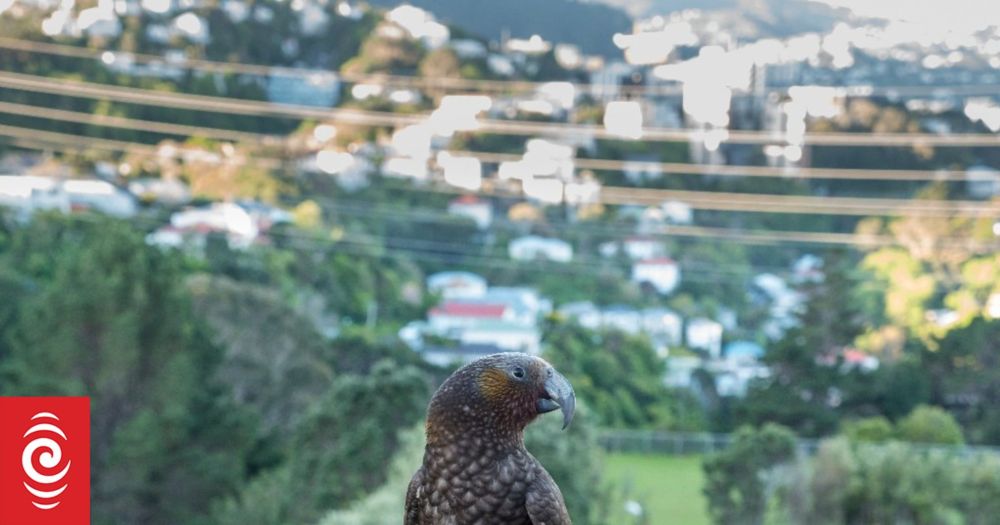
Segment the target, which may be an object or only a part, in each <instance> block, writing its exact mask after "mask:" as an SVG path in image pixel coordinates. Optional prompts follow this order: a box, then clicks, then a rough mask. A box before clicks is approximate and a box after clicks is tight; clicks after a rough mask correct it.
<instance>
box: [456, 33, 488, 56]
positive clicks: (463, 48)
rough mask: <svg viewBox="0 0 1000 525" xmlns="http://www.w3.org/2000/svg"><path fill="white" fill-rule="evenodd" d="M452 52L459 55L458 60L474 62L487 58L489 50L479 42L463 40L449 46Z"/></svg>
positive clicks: (457, 40)
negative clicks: (477, 59) (474, 60)
mask: <svg viewBox="0 0 1000 525" xmlns="http://www.w3.org/2000/svg"><path fill="white" fill-rule="evenodd" d="M448 46H449V47H451V50H452V51H454V52H455V54H456V55H458V58H461V59H463V60H472V59H476V58H485V57H486V54H487V52H488V50H487V49H486V45H484V44H483V43H482V42H480V41H478V40H472V39H470V38H461V39H455V40H452V41H451V42H450V43H449V44H448Z"/></svg>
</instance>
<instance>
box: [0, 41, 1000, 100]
mask: <svg viewBox="0 0 1000 525" xmlns="http://www.w3.org/2000/svg"><path fill="white" fill-rule="evenodd" d="M0 49H9V50H16V51H24V52H28V53H39V54H47V55H53V56H62V57H70V58H83V59H89V60H98V61H101V62H104V56H105V53H112V54H113V55H114V56H115V57H116V58H122V59H125V60H129V61H131V62H133V63H138V64H145V65H154V66H157V67H174V68H180V69H187V70H195V71H202V72H207V73H236V74H244V75H255V76H270V75H284V76H305V77H308V76H312V75H329V74H331V73H334V74H336V75H337V76H338V78H340V79H342V80H344V81H345V82H349V83H377V84H389V85H400V86H407V87H418V88H435V89H452V90H468V91H473V92H519V91H532V90H536V89H538V88H539V87H541V86H543V85H545V84H547V82H535V81H527V80H505V79H468V78H458V77H434V78H427V77H417V76H412V75H395V74H383V73H375V74H355V73H349V72H336V71H332V70H329V69H322V68H306V67H287V66H268V65H262V64H247V63H241V62H222V61H214V60H204V59H195V58H187V57H185V58H183V59H180V60H176V59H169V58H167V57H165V56H161V55H153V54H144V53H132V52H128V51H121V50H95V49H89V48H84V47H80V46H73V45H66V44H56V43H51V42H39V41H34V40H26V39H17V38H10V37H0ZM570 84H572V85H573V86H574V88H575V89H576V90H577V91H581V92H583V91H587V90H589V89H595V88H596V89H601V88H614V89H616V90H618V91H619V92H621V93H623V94H625V95H628V96H630V97H637V96H638V97H641V96H680V95H682V93H683V88H682V86H679V85H656V86H649V85H619V84H595V83H578V82H570ZM817 87H830V88H836V89H840V90H842V91H843V93H844V96H847V97H874V96H921V95H944V96H989V95H994V94H996V93H997V91H998V90H1000V84H996V83H983V84H951V85H923V86H914V85H884V86H873V85H853V86H852V85H822V86H817ZM787 90H788V89H787V88H778V87H775V88H771V89H769V90H768V92H771V93H784V92H787ZM734 96H752V94H749V93H747V94H743V93H737V94H734Z"/></svg>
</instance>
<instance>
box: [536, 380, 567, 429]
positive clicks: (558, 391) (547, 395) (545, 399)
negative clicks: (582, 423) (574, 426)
mask: <svg viewBox="0 0 1000 525" xmlns="http://www.w3.org/2000/svg"><path fill="white" fill-rule="evenodd" d="M557 408H558V409H562V414H563V430H565V429H566V427H568V426H569V424H570V422H571V421H573V413H574V412H575V411H576V393H575V392H573V385H571V384H569V381H567V380H566V378H565V377H563V375H562V374H560V373H559V372H556V371H555V370H554V369H552V368H549V369H548V370H546V378H545V391H544V394H543V396H542V398H541V399H539V400H538V413H539V414H545V413H547V412H552V411H553V410H555V409H557Z"/></svg>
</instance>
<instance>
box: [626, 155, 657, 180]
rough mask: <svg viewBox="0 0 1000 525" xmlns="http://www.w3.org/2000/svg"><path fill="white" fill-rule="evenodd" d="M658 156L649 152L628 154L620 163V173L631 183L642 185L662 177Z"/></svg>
mask: <svg viewBox="0 0 1000 525" xmlns="http://www.w3.org/2000/svg"><path fill="white" fill-rule="evenodd" d="M659 161H660V159H659V157H658V156H656V155H651V154H643V155H629V156H627V157H626V159H625V163H624V164H623V165H622V173H624V174H625V178H626V179H627V180H628V181H629V182H630V183H632V184H635V185H642V184H645V183H646V182H649V181H654V180H657V179H659V178H661V177H663V170H661V169H660V166H659Z"/></svg>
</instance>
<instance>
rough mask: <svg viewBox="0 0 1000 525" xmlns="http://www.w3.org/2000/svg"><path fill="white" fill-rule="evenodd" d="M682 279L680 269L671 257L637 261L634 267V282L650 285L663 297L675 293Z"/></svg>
mask: <svg viewBox="0 0 1000 525" xmlns="http://www.w3.org/2000/svg"><path fill="white" fill-rule="evenodd" d="M680 278H681V271H680V268H679V267H678V266H677V263H676V262H675V261H674V260H673V259H670V258H669V257H657V258H653V259H646V260H642V261H636V262H635V263H634V264H633V265H632V282H634V283H637V284H640V285H641V284H646V283H648V284H649V285H651V286H652V287H653V288H654V289H655V290H656V291H657V292H658V293H660V294H663V295H666V294H669V293H671V292H673V291H674V290H675V289H676V288H677V285H678V284H679V283H680Z"/></svg>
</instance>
